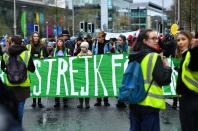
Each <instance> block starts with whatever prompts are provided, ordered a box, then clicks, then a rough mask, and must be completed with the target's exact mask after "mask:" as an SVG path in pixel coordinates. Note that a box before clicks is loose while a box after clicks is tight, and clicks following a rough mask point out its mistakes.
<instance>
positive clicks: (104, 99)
mask: <svg viewBox="0 0 198 131" xmlns="http://www.w3.org/2000/svg"><path fill="white" fill-rule="evenodd" d="M103 101H104V103H105V102H107V103H108V97H104V98H103ZM97 102H98V103H101V102H102V98H97Z"/></svg>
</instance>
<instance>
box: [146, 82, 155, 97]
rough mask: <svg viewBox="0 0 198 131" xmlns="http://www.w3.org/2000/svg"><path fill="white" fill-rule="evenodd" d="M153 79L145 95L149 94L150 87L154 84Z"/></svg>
mask: <svg viewBox="0 0 198 131" xmlns="http://www.w3.org/2000/svg"><path fill="white" fill-rule="evenodd" d="M153 81H154V79H152V81H151V83H150V85H149V88H148V90H147V91H146V95H145V97H146V96H147V95H148V92H149V90H150V88H151V85H152V84H153Z"/></svg>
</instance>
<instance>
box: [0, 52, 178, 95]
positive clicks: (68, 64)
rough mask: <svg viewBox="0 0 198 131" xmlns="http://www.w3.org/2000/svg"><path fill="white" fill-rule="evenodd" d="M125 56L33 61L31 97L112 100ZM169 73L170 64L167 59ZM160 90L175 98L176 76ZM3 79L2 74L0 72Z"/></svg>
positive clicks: (121, 74)
mask: <svg viewBox="0 0 198 131" xmlns="http://www.w3.org/2000/svg"><path fill="white" fill-rule="evenodd" d="M127 58H128V54H105V55H93V56H82V57H58V58H49V59H35V60H34V64H35V66H36V70H35V73H30V78H31V96H32V97H68V98H75V97H76V98H80V97H104V96H108V97H114V96H117V95H118V91H119V87H120V85H121V81H122V76H123V73H124V70H125V69H126V67H127V64H128V59H127ZM169 63H171V64H170V65H171V67H172V69H174V65H173V62H172V61H171V59H169ZM173 74H174V75H172V83H171V84H170V86H165V87H163V91H164V95H167V96H170V95H175V87H176V77H177V73H176V72H175V71H173ZM0 77H1V78H2V79H3V78H4V77H5V76H4V73H3V72H0Z"/></svg>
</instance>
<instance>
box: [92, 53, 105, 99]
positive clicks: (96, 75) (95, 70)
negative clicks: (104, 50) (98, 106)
mask: <svg viewBox="0 0 198 131" xmlns="http://www.w3.org/2000/svg"><path fill="white" fill-rule="evenodd" d="M102 59H103V55H101V56H100V62H99V64H98V67H96V55H95V56H94V77H95V96H98V76H99V78H100V81H101V84H102V88H103V91H104V96H108V93H107V89H106V87H105V85H104V82H103V80H102V77H101V75H100V72H99V68H100V64H101V62H102Z"/></svg>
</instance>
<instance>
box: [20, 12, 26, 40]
mask: <svg viewBox="0 0 198 131" xmlns="http://www.w3.org/2000/svg"><path fill="white" fill-rule="evenodd" d="M26 15H27V13H26V11H23V12H22V15H21V30H22V32H23V34H24V36H26V34H27V29H26V28H27V26H26Z"/></svg>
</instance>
